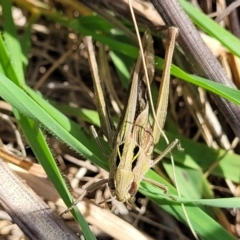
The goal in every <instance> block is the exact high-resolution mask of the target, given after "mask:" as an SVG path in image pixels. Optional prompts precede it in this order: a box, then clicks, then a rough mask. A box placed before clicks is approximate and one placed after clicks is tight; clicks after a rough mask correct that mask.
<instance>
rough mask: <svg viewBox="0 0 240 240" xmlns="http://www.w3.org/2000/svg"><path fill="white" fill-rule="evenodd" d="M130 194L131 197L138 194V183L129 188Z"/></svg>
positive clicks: (133, 183)
mask: <svg viewBox="0 0 240 240" xmlns="http://www.w3.org/2000/svg"><path fill="white" fill-rule="evenodd" d="M128 193H129V194H130V195H131V196H134V195H135V194H136V193H137V183H136V182H132V183H131V187H130V188H129V190H128Z"/></svg>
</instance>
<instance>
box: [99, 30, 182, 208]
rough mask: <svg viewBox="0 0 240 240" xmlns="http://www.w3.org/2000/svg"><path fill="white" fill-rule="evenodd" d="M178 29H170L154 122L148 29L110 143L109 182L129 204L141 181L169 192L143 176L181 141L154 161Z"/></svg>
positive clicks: (151, 54) (173, 144) (163, 120)
mask: <svg viewBox="0 0 240 240" xmlns="http://www.w3.org/2000/svg"><path fill="white" fill-rule="evenodd" d="M177 32H178V30H177V29H176V28H170V29H169V42H168V45H167V53H166V56H167V57H166V59H165V67H164V70H163V76H162V83H161V86H160V90H159V96H158V100H157V105H156V106H157V107H156V113H155V114H156V116H155V118H154V121H153V123H152V124H151V123H150V120H149V115H150V114H149V112H150V101H151V100H150V98H151V96H149V91H148V90H147V86H148V84H147V77H146V76H145V72H144V68H143V61H145V63H146V66H147V73H148V79H149V84H151V83H152V80H153V76H154V65H155V64H154V53H153V40H152V37H151V35H150V32H149V30H146V32H145V34H144V36H143V40H142V46H143V53H144V59H143V58H142V55H141V54H139V56H138V59H137V62H136V64H135V68H134V71H133V73H132V81H131V86H130V91H129V96H128V101H127V105H126V107H125V109H124V114H123V117H122V119H121V121H120V123H119V125H118V128H117V131H116V134H115V137H114V141H113V144H111V147H112V153H111V155H110V157H109V166H110V175H109V181H108V184H109V187H110V189H111V191H112V193H113V195H114V196H116V198H117V200H118V201H120V202H125V203H127V204H129V205H133V202H132V201H131V199H132V197H133V196H134V195H135V194H136V192H137V190H138V188H139V184H140V182H141V181H142V180H145V181H149V182H151V183H153V184H155V185H157V186H159V187H160V188H162V189H164V191H165V192H167V187H166V186H165V185H162V184H160V183H157V182H153V181H152V180H150V179H147V178H145V177H144V175H145V174H146V172H147V171H148V170H149V169H150V168H151V167H152V166H153V165H154V164H156V163H157V162H158V161H159V160H160V159H162V157H163V156H165V155H166V153H167V152H169V151H170V150H171V149H172V148H173V147H174V146H175V145H176V144H177V143H178V141H175V142H173V143H172V144H170V145H169V147H168V148H167V150H165V151H164V154H161V155H160V156H159V157H157V158H156V159H154V160H153V159H152V154H153V149H154V146H155V145H156V144H157V143H158V141H159V139H160V135H161V130H162V128H163V125H164V123H165V119H166V113H167V106H168V94H169V82H170V66H171V61H172V54H173V49H174V45H175V38H176V36H177ZM103 124H104V123H103Z"/></svg>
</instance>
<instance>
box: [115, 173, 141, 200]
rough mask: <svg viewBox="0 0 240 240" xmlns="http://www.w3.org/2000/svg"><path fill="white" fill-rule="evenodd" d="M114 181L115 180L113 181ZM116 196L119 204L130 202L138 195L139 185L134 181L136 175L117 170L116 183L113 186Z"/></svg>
mask: <svg viewBox="0 0 240 240" xmlns="http://www.w3.org/2000/svg"><path fill="white" fill-rule="evenodd" d="M112 180H113V179H112ZM111 185H112V186H113V187H111V186H110V188H111V189H112V190H113V192H114V195H115V196H116V198H117V200H118V201H119V202H129V200H131V198H132V197H133V196H134V195H135V194H136V193H137V189H138V185H137V183H136V182H135V181H134V175H133V173H132V172H130V171H126V170H123V169H117V170H116V172H115V183H114V185H113V183H112V184H111Z"/></svg>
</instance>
